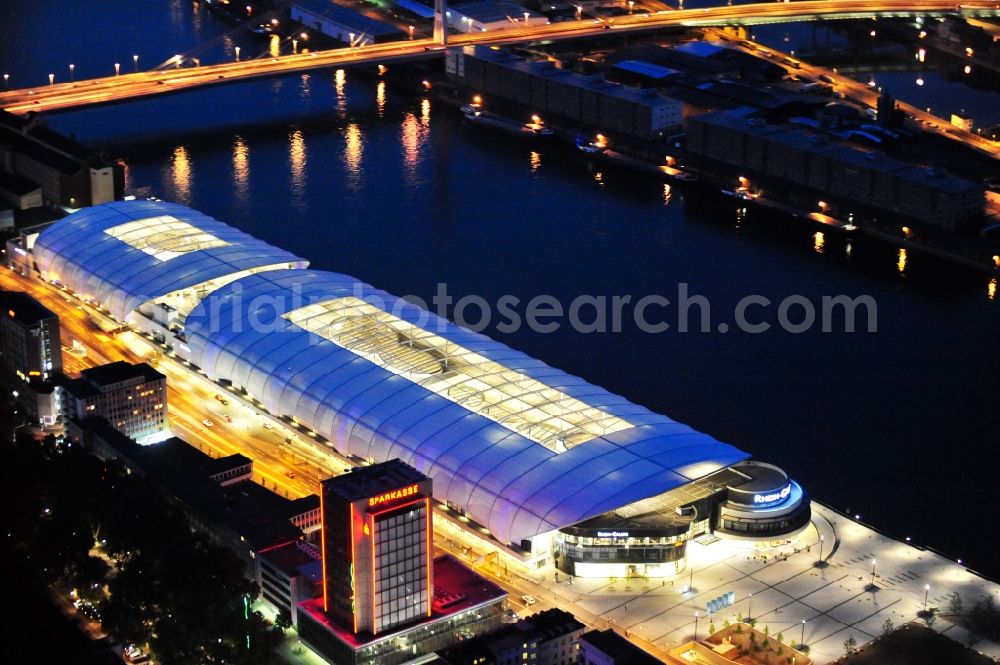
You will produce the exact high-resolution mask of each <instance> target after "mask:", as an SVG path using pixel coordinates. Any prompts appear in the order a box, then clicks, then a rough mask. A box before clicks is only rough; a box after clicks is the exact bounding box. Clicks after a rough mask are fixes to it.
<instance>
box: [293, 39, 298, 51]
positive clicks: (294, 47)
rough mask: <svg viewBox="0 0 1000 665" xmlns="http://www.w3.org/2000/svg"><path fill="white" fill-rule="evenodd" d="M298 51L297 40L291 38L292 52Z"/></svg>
mask: <svg viewBox="0 0 1000 665" xmlns="http://www.w3.org/2000/svg"><path fill="white" fill-rule="evenodd" d="M298 52H299V40H297V39H293V40H292V53H298Z"/></svg>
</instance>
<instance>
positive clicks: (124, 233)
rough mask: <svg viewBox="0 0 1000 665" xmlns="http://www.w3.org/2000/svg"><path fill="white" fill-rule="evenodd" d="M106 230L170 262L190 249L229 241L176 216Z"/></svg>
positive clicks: (152, 218) (210, 246)
mask: <svg viewBox="0 0 1000 665" xmlns="http://www.w3.org/2000/svg"><path fill="white" fill-rule="evenodd" d="M104 232H105V233H107V234H108V235H109V236H111V237H113V238H117V239H118V240H121V241H122V242H123V243H125V244H126V245H129V246H131V247H134V248H135V249H138V250H141V251H143V252H146V253H147V254H149V255H150V256H153V257H155V258H157V259H159V260H160V261H169V260H170V259H173V258H176V257H178V256H181V255H183V254H187V253H189V252H196V251H198V250H200V249H211V248H213V247H225V246H226V245H228V244H229V243H228V242H226V241H225V240H220V239H219V238H216V237H215V236H213V235H212V234H211V233H206V232H205V231H202V230H201V229H199V228H197V227H195V226H192V225H191V224H188V223H187V222H182V221H181V220H179V219H177V218H176V217H174V216H173V215H161V216H159V217H146V218H145V219H137V220H135V221H134V222H126V223H125V224H119V225H118V226H112V227H111V228H109V229H105V231H104Z"/></svg>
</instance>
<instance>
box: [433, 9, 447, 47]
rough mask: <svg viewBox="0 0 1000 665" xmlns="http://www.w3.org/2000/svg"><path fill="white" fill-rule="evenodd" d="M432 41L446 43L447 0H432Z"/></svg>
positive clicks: (444, 44)
mask: <svg viewBox="0 0 1000 665" xmlns="http://www.w3.org/2000/svg"><path fill="white" fill-rule="evenodd" d="M434 43H435V44H439V45H441V46H447V45H448V0H434Z"/></svg>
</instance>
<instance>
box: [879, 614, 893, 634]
mask: <svg viewBox="0 0 1000 665" xmlns="http://www.w3.org/2000/svg"><path fill="white" fill-rule="evenodd" d="M895 629H896V627H895V626H894V625H893V624H892V619H890V618H889V617H886V618H885V621H883V622H882V637H885V636H886V635H888V634H889V633H891V632H892V631H893V630H895Z"/></svg>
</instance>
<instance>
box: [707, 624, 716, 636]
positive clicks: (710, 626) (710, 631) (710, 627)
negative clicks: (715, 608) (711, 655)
mask: <svg viewBox="0 0 1000 665" xmlns="http://www.w3.org/2000/svg"><path fill="white" fill-rule="evenodd" d="M714 633H715V624H714V623H709V624H708V634H709V635H712V634H714Z"/></svg>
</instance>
